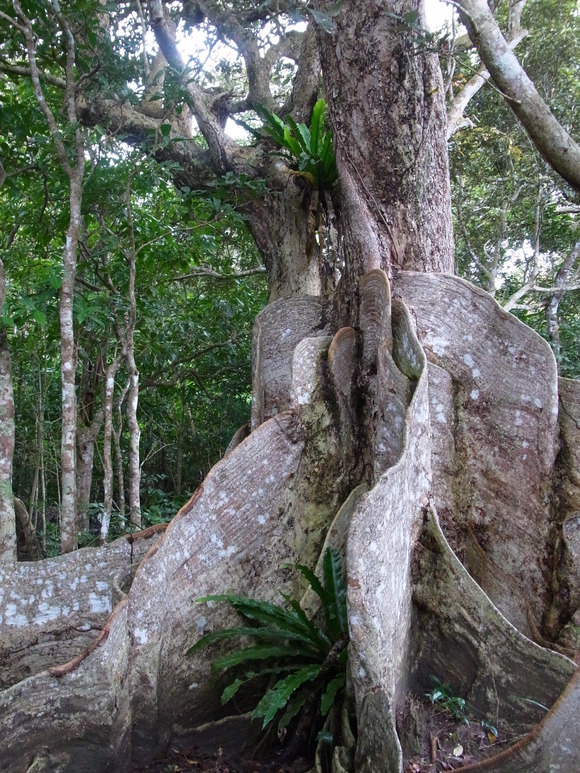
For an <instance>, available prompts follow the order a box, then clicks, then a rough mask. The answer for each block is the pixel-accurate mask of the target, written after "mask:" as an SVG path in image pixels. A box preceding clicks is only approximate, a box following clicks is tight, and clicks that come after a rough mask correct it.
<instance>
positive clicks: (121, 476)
mask: <svg viewBox="0 0 580 773" xmlns="http://www.w3.org/2000/svg"><path fill="white" fill-rule="evenodd" d="M129 385H130V384H129V381H127V383H126V384H125V386H124V387H123V389H122V391H121V394H120V395H119V397H118V398H117V399H116V400H115V414H116V416H117V422H116V424H115V422H114V421H113V425H112V432H113V443H114V446H115V471H116V475H117V489H118V491H117V498H118V508H119V516H120V519H121V524H122V525H124V524H125V515H126V505H125V471H124V469H123V452H122V450H121V433H122V431H123V410H122V409H123V403H124V402H125V399H126V397H127V392H128V391H129Z"/></svg>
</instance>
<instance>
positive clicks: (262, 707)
mask: <svg viewBox="0 0 580 773" xmlns="http://www.w3.org/2000/svg"><path fill="white" fill-rule="evenodd" d="M320 668H321V666H320V665H319V664H317V665H310V666H305V667H304V668H301V669H300V671H297V672H296V673H295V674H289V675H288V676H287V677H285V678H284V679H281V680H280V681H279V682H277V684H275V685H274V687H272V688H271V689H270V690H268V692H267V693H266V694H265V695H264V697H263V698H262V700H261V701H260V702H259V703H258V705H257V706H256V708H255V709H254V711H253V714H252V716H254V717H257V718H258V717H263V719H264V722H263V724H262V727H266V725H267V724H269V723H270V722H271V721H272V720H273V719H274V717H275V716H276V714H277V713H278V711H280V709H283V708H284V707H285V706H286V704H287V703H288V700H289V699H290V696H291V695H292V694H293V693H294V692H296V690H297V689H298V688H299V687H300V686H301V685H303V684H304V683H305V682H311V681H312V680H313V679H316V677H317V676H318V674H319V672H320Z"/></svg>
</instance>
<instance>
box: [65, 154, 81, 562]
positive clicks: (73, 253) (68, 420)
mask: <svg viewBox="0 0 580 773" xmlns="http://www.w3.org/2000/svg"><path fill="white" fill-rule="evenodd" d="M75 178H76V179H75ZM81 181H82V168H81V169H80V170H79V169H77V174H76V175H75V176H72V177H71V179H70V223H69V230H68V232H67V236H66V246H65V251H64V260H63V279H62V285H61V288H60V358H61V386H62V429H61V450H60V454H61V465H62V472H61V491H62V494H61V497H62V499H61V507H60V547H61V551H62V552H63V553H69V552H70V551H71V550H75V549H76V547H77V537H78V523H77V511H76V505H77V481H76V436H77V400H76V388H75V386H76V383H75V382H76V348H75V335H74V319H73V298H74V286H75V276H76V259H77V245H78V239H79V230H80V219H81V199H82V187H81V185H82V182H81Z"/></svg>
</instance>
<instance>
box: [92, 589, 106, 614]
mask: <svg viewBox="0 0 580 773" xmlns="http://www.w3.org/2000/svg"><path fill="white" fill-rule="evenodd" d="M89 607H90V610H91V612H92V613H93V614H99V613H101V612H110V611H111V602H110V600H109V598H108V597H107V596H97V594H96V593H89Z"/></svg>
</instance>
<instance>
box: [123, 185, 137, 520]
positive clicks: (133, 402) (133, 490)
mask: <svg viewBox="0 0 580 773" xmlns="http://www.w3.org/2000/svg"><path fill="white" fill-rule="evenodd" d="M126 202H127V213H128V221H129V231H130V235H131V252H130V254H129V255H128V256H127V259H128V262H129V313H128V322H127V326H126V347H125V362H126V364H127V372H128V374H129V391H128V393H127V404H126V411H127V424H128V427H129V519H130V521H131V523H132V524H133V525H134V526H137V527H140V526H141V458H140V455H139V442H140V440H141V428H140V427H139V420H138V417H137V407H138V404H139V370H138V369H137V364H136V363H135V324H136V322H137V298H136V295H135V279H136V275H137V250H136V247H135V233H134V231H133V216H132V210H131V180H130V179H129V181H128V183H127V192H126Z"/></svg>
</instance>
